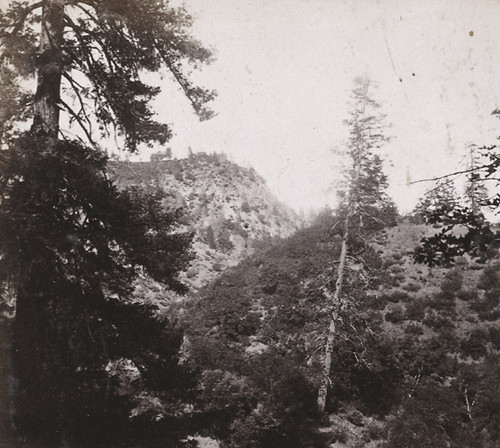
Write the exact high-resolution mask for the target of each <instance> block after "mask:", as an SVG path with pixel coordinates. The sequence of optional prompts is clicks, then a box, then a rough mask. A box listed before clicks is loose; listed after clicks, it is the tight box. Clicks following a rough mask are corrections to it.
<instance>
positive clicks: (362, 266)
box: [185, 215, 500, 448]
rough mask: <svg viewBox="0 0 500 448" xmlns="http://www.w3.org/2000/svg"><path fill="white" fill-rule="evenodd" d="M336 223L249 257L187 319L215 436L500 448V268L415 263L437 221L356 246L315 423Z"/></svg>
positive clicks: (244, 441)
mask: <svg viewBox="0 0 500 448" xmlns="http://www.w3.org/2000/svg"><path fill="white" fill-rule="evenodd" d="M335 222H336V219H335V218H334V217H331V216H328V215H323V216H320V218H318V220H317V221H316V223H315V224H314V225H312V226H311V227H309V228H306V229H302V230H300V231H299V232H297V233H296V234H294V235H292V236H291V237H289V238H287V239H286V240H284V241H282V242H279V243H278V244H276V245H274V246H273V247H270V248H269V249H268V250H266V251H264V252H261V253H258V254H256V255H254V256H252V257H250V258H248V259H245V260H244V261H242V262H241V263H240V264H239V265H238V266H236V267H235V268H232V269H229V270H228V271H226V272H225V273H224V274H223V275H222V276H221V277H220V278H219V279H217V280H216V281H215V282H214V283H213V284H211V285H210V286H209V287H208V288H205V289H203V290H202V291H201V293H200V298H199V299H198V300H197V301H196V302H195V303H193V304H192V307H191V309H190V310H189V312H188V313H186V315H185V320H186V325H187V326H188V328H189V330H188V334H189V338H188V339H189V346H188V351H189V354H190V359H191V362H192V363H193V364H195V365H196V366H197V367H199V368H202V369H203V371H204V381H205V382H204V385H203V386H204V387H203V388H202V389H203V390H204V393H205V398H206V406H207V409H209V410H210V411H211V412H213V413H214V414H216V415H217V413H220V422H219V427H218V432H216V434H215V435H217V436H218V437H219V438H220V439H221V440H223V441H224V443H225V444H226V445H225V446H229V447H236V446H255V447H270V446H272V447H273V448H279V447H285V446H286V447H304V446H311V447H312V446H317V447H323V446H325V444H326V445H328V446H330V447H332V448H333V447H338V448H341V447H359V446H365V447H377V446H380V447H381V446H384V447H388V448H396V447H403V446H404V447H409V448H411V447H415V448H417V447H421V446H432V447H434V446H436V447H438V446H453V447H463V448H465V447H473V446H482V447H498V446H500V431H498V427H499V425H498V415H500V390H499V387H498V384H499V382H498V376H497V375H498V374H497V371H498V369H499V368H500V351H499V350H500V337H499V335H500V308H499V299H500V265H499V264H498V260H497V261H495V260H493V261H491V262H490V263H489V264H488V265H486V266H485V265H480V264H477V263H476V262H474V261H473V260H470V259H468V258H467V257H462V258H460V259H459V260H457V266H455V267H453V268H433V269H430V268H427V267H425V266H421V265H415V264H414V263H413V261H412V252H413V249H414V247H415V246H416V244H417V243H418V241H419V240H420V238H421V237H422V236H424V235H426V234H428V233H429V232H433V231H435V230H434V229H432V228H427V227H425V226H423V225H421V226H418V225H411V224H407V223H400V224H399V225H398V226H396V227H393V228H390V229H386V230H385V231H383V232H380V233H377V234H373V235H372V237H371V238H370V239H369V240H368V241H366V240H365V241H356V240H355V239H353V241H352V242H351V246H352V247H353V252H352V253H351V255H352V258H351V259H350V260H349V269H348V273H347V278H346V283H345V295H344V300H345V301H344V308H343V310H342V312H341V316H340V319H339V320H338V322H336V324H337V335H338V338H337V340H336V342H335V350H334V362H333V366H334V367H333V369H332V372H331V376H330V379H331V390H330V394H329V402H328V404H327V411H328V416H327V417H326V418H323V419H322V420H321V419H319V418H318V419H315V418H316V416H315V411H314V409H315V393H316V391H317V388H318V384H319V379H320V372H321V370H320V369H321V367H320V360H321V356H322V348H323V344H324V337H325V333H326V329H327V328H328V324H329V311H330V308H329V304H328V301H327V296H328V293H327V291H328V289H329V290H332V287H333V286H334V285H333V284H334V282H335V271H336V261H337V260H338V256H339V253H340V247H339V242H340V241H339V237H338V235H335V231H332V228H334V224H335ZM214 394H216V395H217V399H215V396H214ZM225 425H226V426H225ZM227 425H229V427H228V426H227Z"/></svg>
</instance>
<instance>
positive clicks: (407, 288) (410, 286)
mask: <svg viewBox="0 0 500 448" xmlns="http://www.w3.org/2000/svg"><path fill="white" fill-rule="evenodd" d="M403 289H404V290H405V291H408V292H417V291H420V289H422V287H421V286H420V285H418V284H416V283H408V284H407V285H404V286H403Z"/></svg>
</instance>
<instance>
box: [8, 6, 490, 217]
mask: <svg viewBox="0 0 500 448" xmlns="http://www.w3.org/2000/svg"><path fill="white" fill-rule="evenodd" d="M173 1H174V2H176V3H179V2H181V1H182V0H173ZM6 3H8V0H0V5H3V6H5V4H6ZM185 5H186V8H187V9H188V10H189V11H190V12H191V13H192V14H193V16H194V17H195V22H194V27H193V34H194V35H195V36H196V37H198V38H199V39H200V40H201V41H202V42H203V43H205V44H206V45H207V46H209V47H211V48H213V50H214V52H215V56H216V60H215V62H213V63H212V64H211V65H210V66H208V67H206V68H205V69H204V70H203V72H201V73H195V77H196V79H197V80H199V82H200V83H201V84H202V85H204V86H206V87H209V88H214V89H216V90H217V91H218V92H219V95H218V98H217V99H216V101H215V102H214V105H213V107H214V109H215V111H216V112H217V114H218V115H217V117H215V118H213V119H212V120H209V121H207V122H203V123H200V122H199V121H198V120H197V118H196V117H195V115H194V113H193V112H192V110H191V109H190V106H189V104H188V102H187V100H186V99H185V98H184V97H183V96H182V94H181V93H180V92H179V91H178V89H177V88H176V87H175V86H174V85H173V83H171V82H169V81H168V78H165V79H164V80H162V86H163V87H164V92H163V93H162V95H161V97H160V98H159V99H158V101H157V103H156V108H157V111H158V114H159V115H160V118H162V119H165V120H166V121H169V122H172V123H173V126H174V127H173V129H174V134H175V135H174V138H173V139H172V141H171V142H170V146H171V147H172V150H173V153H174V156H177V157H183V156H185V155H186V154H187V150H188V147H191V148H192V150H193V151H195V152H196V151H206V152H225V153H227V154H228V155H229V156H230V158H231V159H232V160H234V161H235V162H237V163H240V164H242V165H245V166H248V165H251V166H253V167H254V168H255V169H256V170H257V171H258V172H259V173H260V174H261V175H262V176H263V177H264V178H265V179H266V181H267V183H268V185H269V186H270V187H271V189H272V190H273V191H274V193H275V194H276V195H277V196H278V197H279V198H280V199H281V200H283V201H284V202H286V203H288V204H290V205H291V206H293V207H294V208H296V209H297V210H300V209H304V210H308V209H309V208H318V207H322V206H324V205H327V204H330V205H332V204H334V202H335V192H334V189H333V188H332V184H334V182H335V179H337V178H338V177H339V176H338V167H337V166H336V163H335V158H334V156H333V155H332V153H331V150H332V149H333V148H342V146H343V144H344V141H345V137H346V129H345V126H344V125H343V120H345V119H346V118H347V113H348V105H347V101H348V97H349V93H350V90H351V88H352V86H353V80H354V78H355V77H356V76H359V75H362V76H367V77H369V78H370V79H371V80H372V81H373V82H374V83H375V84H376V85H377V86H378V87H377V89H376V90H375V91H374V95H373V96H374V99H376V100H377V101H379V102H380V103H381V104H382V111H383V112H384V113H385V114H386V115H387V118H388V121H389V122H390V123H392V128H391V129H390V134H391V136H392V137H393V139H392V141H391V143H390V144H389V145H387V148H386V156H387V160H388V161H390V164H388V166H387V174H388V175H389V177H390V183H391V187H390V194H391V195H392V196H393V197H394V199H395V200H396V202H397V203H398V205H399V207H400V209H401V210H402V211H408V210H409V209H411V208H412V207H413V205H414V204H415V202H416V199H417V198H418V197H419V196H420V195H421V194H422V193H423V192H424V191H425V189H426V188H427V187H429V185H424V184H417V185H413V186H408V185H407V184H408V181H409V180H417V179H421V178H425V177H432V176H437V175H441V174H444V173H447V172H449V171H452V170H455V169H456V168H457V167H458V163H459V162H460V161H461V160H462V162H463V159H464V156H465V154H466V145H467V144H468V143H470V142H475V143H478V144H485V143H491V142H494V141H495V139H496V136H497V135H500V121H499V120H498V119H497V118H494V117H492V116H491V112H492V110H493V109H495V108H496V107H500V79H498V76H499V74H500V26H499V24H500V1H499V0H474V1H471V0H420V1H415V0H185ZM144 156H145V157H148V154H145V155H144Z"/></svg>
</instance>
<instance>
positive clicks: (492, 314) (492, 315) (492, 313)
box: [477, 309, 500, 322]
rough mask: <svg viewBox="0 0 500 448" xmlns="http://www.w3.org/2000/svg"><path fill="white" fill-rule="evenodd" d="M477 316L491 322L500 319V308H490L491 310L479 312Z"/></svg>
mask: <svg viewBox="0 0 500 448" xmlns="http://www.w3.org/2000/svg"><path fill="white" fill-rule="evenodd" d="M477 316H478V317H479V319H481V320H486V321H489V322H494V321H496V320H498V319H500V310H498V309H495V310H489V311H484V312H479V313H478V314H477Z"/></svg>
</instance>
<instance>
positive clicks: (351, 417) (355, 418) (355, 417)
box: [346, 409, 364, 426]
mask: <svg viewBox="0 0 500 448" xmlns="http://www.w3.org/2000/svg"><path fill="white" fill-rule="evenodd" d="M346 418H347V420H348V421H349V422H351V423H352V424H353V425H354V426H364V422H363V418H364V417H363V414H362V413H361V412H359V411H358V410H357V409H354V410H352V411H349V412H348V413H347V415H346Z"/></svg>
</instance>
